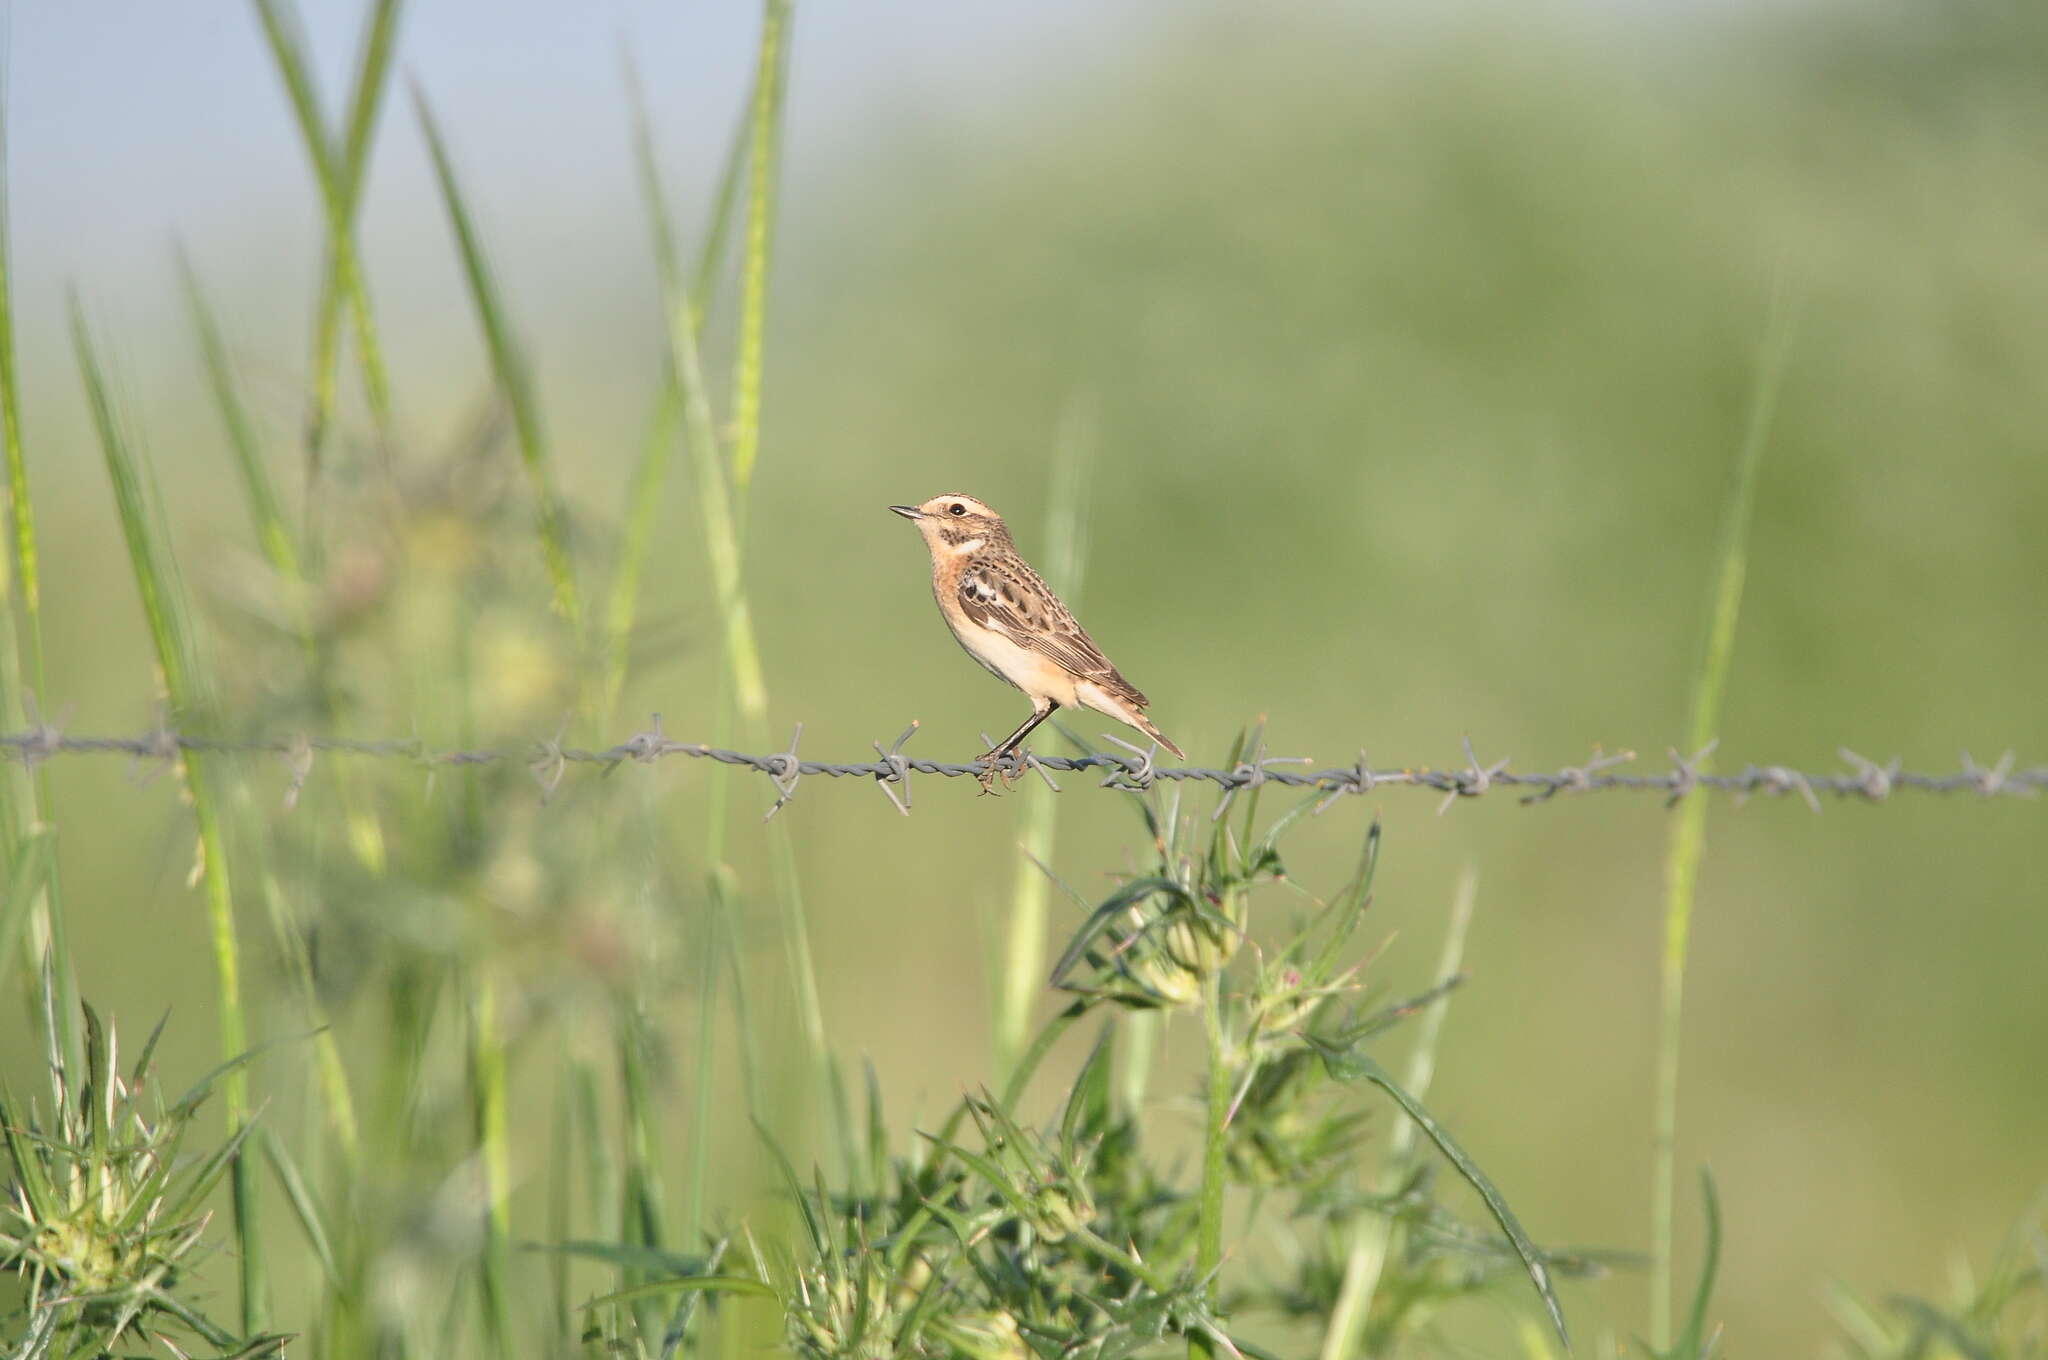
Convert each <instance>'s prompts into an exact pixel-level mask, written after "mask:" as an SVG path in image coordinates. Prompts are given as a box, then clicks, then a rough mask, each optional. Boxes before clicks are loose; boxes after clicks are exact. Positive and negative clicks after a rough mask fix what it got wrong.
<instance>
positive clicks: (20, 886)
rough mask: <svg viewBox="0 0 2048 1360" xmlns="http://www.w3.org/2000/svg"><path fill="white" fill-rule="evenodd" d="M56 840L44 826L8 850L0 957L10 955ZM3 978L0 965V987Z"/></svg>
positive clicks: (0, 900) (40, 888)
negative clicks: (9, 855) (8, 863)
mask: <svg viewBox="0 0 2048 1360" xmlns="http://www.w3.org/2000/svg"><path fill="white" fill-rule="evenodd" d="M56 843H57V833H56V832H55V831H54V830H52V829H51V828H49V827H44V828H43V829H41V830H39V831H34V832H31V833H29V835H28V836H27V837H26V838H25V839H23V840H22V841H20V842H19V843H17V844H16V845H15V846H14V847H13V849H12V851H11V852H10V853H11V856H12V861H13V862H12V863H11V864H10V865H9V866H8V872H7V895H6V896H5V897H0V960H5V959H7V958H9V957H10V956H12V955H13V953H14V944H15V935H16V933H17V932H18V931H20V929H21V927H22V923H23V922H25V921H27V920H28V917H29V912H30V910H31V909H32V908H33V907H34V906H35V901H36V898H37V897H39V896H41V895H42V891H43V885H44V883H45V882H47V881H48V879H49V876H50V862H51V860H52V859H53V858H54V855H55V848H56ZM6 980H7V970H6V969H5V968H0V986H4V985H5V983H6Z"/></svg>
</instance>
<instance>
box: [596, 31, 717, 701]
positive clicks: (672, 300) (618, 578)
mask: <svg viewBox="0 0 2048 1360" xmlns="http://www.w3.org/2000/svg"><path fill="white" fill-rule="evenodd" d="M624 66H625V79H626V92H627V98H628V103H629V106H630V112H631V117H632V125H633V157H634V162H635V164H636V166H637V167H638V170H639V177H640V197H641V201H642V203H643V204H644V205H645V207H646V210H647V220H648V231H649V234H650V236H651V237H652V241H653V246H654V261H655V270H656V274H657V277H658V278H659V280H660V283H661V293H662V304H663V307H664V309H668V310H672V309H673V308H674V307H675V306H676V305H677V300H678V296H679V290H678V287H677V283H678V277H679V270H680V268H681V265H680V262H679V256H678V254H677V248H676V235H675V224H674V220H673V219H672V218H671V217H670V215H669V210H668V195H667V193H666V192H665V191H664V190H663V188H662V184H661V168H660V164H659V160H658V158H657V155H656V152H655V146H654V126H653V123H652V120H651V119H649V117H648V114H647V101H646V98H645V95H644V93H643V91H642V89H641V85H640V74H639V70H638V68H637V67H636V66H635V65H634V64H633V61H632V58H631V55H630V53H629V54H628V55H627V56H626V57H625V59H624ZM689 325H690V327H691V331H692V333H693V334H695V333H696V332H697V331H698V330H699V328H700V327H701V326H702V319H701V317H697V316H693V317H691V318H690V321H689ZM682 416H683V404H682V394H681V390H680V388H679V387H678V385H677V383H676V382H675V380H674V376H673V373H672V372H670V373H668V374H666V375H665V376H664V381H663V382H662V385H661V391H660V393H659V394H658V395H657V397H656V399H655V406H654V411H653V413H652V414H651V416H650V417H649V419H648V423H647V434H646V437H645V439H644V440H643V441H642V443H641V446H640V460H639V462H638V464H637V465H635V467H634V469H633V478H632V482H631V483H630V485H629V486H628V488H627V493H626V517H625V518H626V524H625V530H624V532H623V534H622V535H621V538H620V542H619V557H618V561H617V563H616V564H615V565H614V566H613V569H612V588H611V595H610V598H609V599H608V600H607V601H606V606H605V642H606V655H605V674H604V708H603V712H604V713H605V714H606V715H607V716H609V715H610V714H611V712H612V711H613V710H614V709H615V708H616V707H617V704H618V698H619V691H620V690H621V689H622V688H623V687H624V685H625V682H626V668H627V664H628V661H629V659H630V656H631V651H632V641H633V625H634V621H635V619H636V617H637V614H638V607H639V594H640V573H641V570H642V568H643V567H644V566H645V564H646V560H647V549H648V547H649V545H650V544H651V543H652V542H653V539H654V526H655V524H656V523H657V522H658V520H659V511H660V508H661V497H662V492H663V490H664V489H665V488H666V486H667V484H668V470H669V464H670V462H671V461H672V459H673V456H674V452H675V445H676V441H677V440H678V439H679V438H680V437H681V435H682Z"/></svg>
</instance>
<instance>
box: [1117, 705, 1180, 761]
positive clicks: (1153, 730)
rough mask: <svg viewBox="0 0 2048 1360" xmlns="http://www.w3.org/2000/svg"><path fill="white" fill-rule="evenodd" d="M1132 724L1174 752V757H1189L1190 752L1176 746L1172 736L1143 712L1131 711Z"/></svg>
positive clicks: (1177, 758)
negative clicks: (1160, 728)
mask: <svg viewBox="0 0 2048 1360" xmlns="http://www.w3.org/2000/svg"><path fill="white" fill-rule="evenodd" d="M1131 726H1133V727H1135V728H1137V729H1138V730H1139V731H1141V732H1143V733H1144V734H1145V735H1146V736H1148V737H1150V738H1152V740H1154V741H1156V742H1158V743H1159V744H1160V745H1161V746H1164V747H1165V748H1166V749H1167V750H1169V751H1171V752H1173V755H1174V759H1176V760H1186V759H1187V758H1188V753H1187V752H1186V751H1183V750H1181V749H1180V747H1178V746H1175V745H1174V744H1173V738H1172V737H1169V736H1167V735H1166V734H1165V733H1164V732H1162V731H1160V730H1159V729H1158V727H1156V726H1155V725H1154V724H1153V722H1152V720H1151V719H1150V718H1148V717H1146V716H1145V715H1144V714H1142V713H1139V712H1137V711H1136V710H1135V709H1134V710H1132V712H1131Z"/></svg>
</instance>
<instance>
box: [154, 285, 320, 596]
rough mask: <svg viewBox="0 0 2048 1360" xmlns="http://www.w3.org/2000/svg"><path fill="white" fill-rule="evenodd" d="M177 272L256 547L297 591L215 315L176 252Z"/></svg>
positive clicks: (298, 577)
mask: <svg viewBox="0 0 2048 1360" xmlns="http://www.w3.org/2000/svg"><path fill="white" fill-rule="evenodd" d="M178 273H179V277H180V278H181V279H182V280H183V281H184V285H185V303H186V306H187V308H188V309H189V310H190V312H191V313H192V328H193V330H194V331H195V332H197V334H198V336H199V352H200V355H201V357H202V358H203V359H204V360H205V363H206V377H207V382H208V384H209V385H210V386H211V387H212V389H213V400H214V405H215V406H216V407H218V408H219V410H220V420H221V425H222V426H223V428H225V429H226V431H227V436H228V446H229V448H230V449H232V450H233V451H234V455H235V471H236V472H237V473H239V474H240V475H241V479H242V498H243V499H244V500H245V501H247V502H248V506H249V520H250V524H251V527H253V528H254V529H255V531H256V542H257V543H258V545H260V546H261V548H262V550H263V556H264V558H265V560H266V561H268V562H269V563H270V565H271V567H272V569H273V570H275V571H276V572H277V573H278V575H279V576H281V577H283V578H284V579H285V580H286V582H287V583H288V584H290V585H293V586H297V585H299V584H301V583H302V582H303V581H304V579H305V578H304V574H303V573H302V572H301V570H300V567H299V549H298V545H297V544H296V543H295V542H294V541H293V538H292V532H291V529H290V528H289V527H288V526H287V525H286V523H285V517H284V511H283V510H282V509H281V508H280V505H279V502H278V498H277V488H276V486H275V484H274V483H273V482H272V481H271V478H270V470H269V468H268V467H267V466H266V465H265V463H264V459H263V447H262V445H261V444H260V443H259V442H258V441H257V438H256V430H255V427H254V426H253V425H252V424H251V423H250V421H249V412H248V408H247V407H246V406H244V405H243V404H242V396H241V392H240V390H239V388H238V386H237V384H236V382H235V373H234V366H233V363H232V362H231V361H230V360H229V358H228V349H227V342H226V341H225V340H224V339H223V338H222V336H221V330H220V322H219V321H218V320H217V319H216V317H215V316H214V312H213V307H212V305H211V304H210V303H209V302H208V301H207V298H206V290H205V288H204V287H203V286H202V285H201V284H200V282H199V276H198V274H197V273H196V272H195V271H194V270H193V268H192V261H191V258H190V257H189V256H187V255H186V254H185V252H184V251H183V250H180V251H179V252H178Z"/></svg>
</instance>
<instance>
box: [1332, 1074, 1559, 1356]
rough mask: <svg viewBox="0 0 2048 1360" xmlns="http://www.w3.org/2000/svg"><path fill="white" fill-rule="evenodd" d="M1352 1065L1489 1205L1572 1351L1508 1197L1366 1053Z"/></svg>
mask: <svg viewBox="0 0 2048 1360" xmlns="http://www.w3.org/2000/svg"><path fill="white" fill-rule="evenodd" d="M1353 1064H1354V1067H1353V1071H1354V1072H1355V1074H1356V1075H1357V1076H1359V1077H1361V1078H1363V1079H1364V1080H1366V1081H1369V1082H1371V1083H1372V1084H1373V1085H1375V1086H1377V1087H1379V1088H1380V1089H1381V1090H1382V1091H1385V1092H1386V1093H1387V1095H1388V1096H1389V1097H1391V1098H1392V1099H1393V1102H1394V1103H1395V1104H1396V1105H1399V1106H1400V1107H1401V1109H1402V1110H1403V1111H1404V1112H1405V1113H1406V1114H1407V1116H1408V1117H1409V1118H1410V1119H1412V1120H1413V1121H1415V1124H1416V1126H1417V1127H1419V1128H1420V1129H1421V1130H1422V1131H1423V1133H1425V1134H1427V1135H1428V1136H1429V1141H1430V1142H1432V1143H1435V1144H1436V1146H1437V1151H1439V1152H1441V1153H1443V1155H1444V1157H1445V1158H1446V1159H1447V1160H1448V1161H1449V1162H1450V1164H1451V1165H1452V1166H1454V1167H1456V1168H1457V1170H1458V1174H1459V1175H1460V1176H1463V1177H1464V1178H1465V1182H1466V1184H1468V1185H1470V1186H1471V1187H1472V1188H1473V1189H1474V1190H1475V1191H1477V1192H1478V1194H1479V1198H1480V1200H1481V1201H1482V1202H1483V1203H1484V1204H1485V1205H1486V1211H1487V1212H1488V1213H1489V1214H1491V1215H1493V1221H1494V1222H1495V1223H1496V1224H1498V1225H1499V1227H1500V1230H1501V1231H1502V1232H1503V1233H1505V1234H1506V1235H1507V1239H1508V1242H1509V1244H1510V1245H1512V1246H1513V1247H1514V1249H1515V1255H1517V1256H1519V1257H1520V1258H1521V1260H1522V1269H1523V1270H1525V1271H1527V1272H1528V1275H1529V1282H1530V1283H1531V1284H1533V1285H1535V1286H1536V1293H1537V1295H1538V1296H1539V1297H1540V1298H1541V1299H1542V1300H1543V1309H1544V1311H1545V1312H1546V1313H1547V1314H1549V1316H1550V1325H1551V1328H1552V1329H1553V1330H1554V1331H1556V1333H1557V1339H1558V1340H1559V1341H1560V1342H1561V1343H1563V1345H1564V1348H1565V1350H1567V1351H1569V1350H1571V1348H1572V1338H1571V1333H1570V1332H1569V1331H1567V1330H1566V1329H1565V1325H1564V1307H1563V1305H1561V1304H1560V1303H1559V1302H1558V1299H1557V1287H1556V1286H1555V1285H1554V1284H1553V1283H1552V1282H1551V1278H1550V1267H1549V1266H1547V1265H1545V1264H1544V1261H1543V1253H1542V1252H1541V1251H1539V1250H1538V1249H1537V1247H1536V1244H1535V1242H1533V1241H1532V1240H1530V1237H1529V1234H1528V1233H1527V1232H1526V1231H1524V1230H1523V1228H1522V1224H1521V1220H1519V1219H1517V1218H1516V1217H1515V1213H1514V1210H1512V1209H1510V1208H1509V1207H1508V1202H1507V1198H1506V1197H1505V1196H1503V1195H1502V1194H1501V1192H1500V1190H1499V1188H1498V1187H1497V1186H1495V1185H1494V1183H1493V1181H1492V1179H1491V1178H1490V1177H1488V1176H1487V1174H1486V1173H1485V1172H1484V1171H1481V1170H1480V1169H1479V1164H1478V1163H1477V1162H1475V1161H1473V1160H1472V1157H1471V1154H1469V1153H1467V1152H1466V1151H1465V1149H1464V1148H1463V1147H1462V1146H1461V1145H1460V1144H1459V1142H1458V1140H1457V1139H1455V1138H1453V1137H1452V1136H1451V1132H1450V1130H1449V1129H1446V1128H1445V1127H1444V1126H1443V1125H1441V1124H1439V1123H1437V1121H1436V1118H1435V1116H1433V1115H1431V1114H1430V1112H1429V1111H1428V1110H1427V1109H1425V1108H1423V1105H1422V1102H1421V1101H1419V1100H1417V1099H1416V1098H1415V1097H1414V1096H1412V1095H1410V1094H1408V1092H1407V1091H1406V1090H1404V1089H1403V1088H1402V1086H1401V1083H1399V1082H1397V1081H1395V1080H1394V1078H1393V1075H1392V1074H1391V1073H1389V1072H1388V1071H1387V1070H1386V1069H1385V1068H1384V1067H1381V1066H1380V1065H1379V1064H1378V1063H1376V1062H1374V1061H1373V1060H1372V1059H1371V1058H1368V1057H1366V1056H1365V1055H1364V1054H1356V1055H1354V1057H1353Z"/></svg>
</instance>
